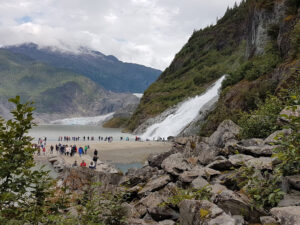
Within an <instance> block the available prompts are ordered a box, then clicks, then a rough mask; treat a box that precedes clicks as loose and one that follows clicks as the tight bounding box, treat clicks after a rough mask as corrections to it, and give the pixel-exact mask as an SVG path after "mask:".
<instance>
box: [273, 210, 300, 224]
mask: <svg viewBox="0 0 300 225" xmlns="http://www.w3.org/2000/svg"><path fill="white" fill-rule="evenodd" d="M270 212H271V214H272V215H273V216H274V217H275V218H276V219H277V220H278V221H279V223H280V224H281V225H300V206H291V207H281V208H280V207H277V208H272V209H271V211H270Z"/></svg>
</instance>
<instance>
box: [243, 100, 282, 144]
mask: <svg viewBox="0 0 300 225" xmlns="http://www.w3.org/2000/svg"><path fill="white" fill-rule="evenodd" d="M282 108H283V103H282V102H281V100H279V99H278V98H277V97H275V96H270V97H268V98H267V99H266V100H265V102H259V103H258V109H256V110H253V111H250V112H249V113H247V112H243V113H242V114H241V118H240V120H239V121H238V124H239V125H240V126H241V127H242V128H243V129H242V133H241V137H242V138H265V137H267V136H269V135H270V134H271V133H273V132H274V131H276V130H278V129H279V125H278V124H277V123H276V121H277V118H278V114H279V112H280V111H281V110H282Z"/></svg>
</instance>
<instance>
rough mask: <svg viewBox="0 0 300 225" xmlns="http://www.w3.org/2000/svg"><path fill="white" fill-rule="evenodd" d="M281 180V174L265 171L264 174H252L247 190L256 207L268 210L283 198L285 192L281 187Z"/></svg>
mask: <svg viewBox="0 0 300 225" xmlns="http://www.w3.org/2000/svg"><path fill="white" fill-rule="evenodd" d="M280 181H281V176H280V175H278V174H271V173H269V172H268V171H265V172H264V174H263V176H258V175H257V176H255V175H254V176H253V175H252V176H250V177H249V181H248V184H247V185H246V186H245V191H246V192H247V194H248V195H249V196H250V197H251V199H252V201H253V204H254V205H255V206H256V207H259V208H261V209H267V210H268V209H270V208H273V207H275V206H277V204H278V203H279V201H280V200H281V199H283V196H284V192H282V191H281V189H280Z"/></svg>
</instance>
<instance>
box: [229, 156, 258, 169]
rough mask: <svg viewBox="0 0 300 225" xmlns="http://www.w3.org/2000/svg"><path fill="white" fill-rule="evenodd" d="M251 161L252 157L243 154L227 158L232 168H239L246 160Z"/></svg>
mask: <svg viewBox="0 0 300 225" xmlns="http://www.w3.org/2000/svg"><path fill="white" fill-rule="evenodd" d="M250 159H253V156H250V155H244V154H236V155H231V156H229V159H228V160H229V161H230V162H231V164H232V165H233V166H241V165H243V164H245V163H246V162H247V161H248V160H250Z"/></svg>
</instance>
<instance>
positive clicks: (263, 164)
mask: <svg viewBox="0 0 300 225" xmlns="http://www.w3.org/2000/svg"><path fill="white" fill-rule="evenodd" d="M274 160H276V158H270V157H260V158H253V159H250V160H248V161H246V162H245V164H246V166H247V167H254V168H255V169H257V170H264V169H267V170H272V169H273V161H274Z"/></svg>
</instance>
